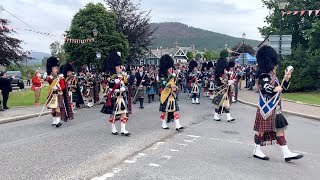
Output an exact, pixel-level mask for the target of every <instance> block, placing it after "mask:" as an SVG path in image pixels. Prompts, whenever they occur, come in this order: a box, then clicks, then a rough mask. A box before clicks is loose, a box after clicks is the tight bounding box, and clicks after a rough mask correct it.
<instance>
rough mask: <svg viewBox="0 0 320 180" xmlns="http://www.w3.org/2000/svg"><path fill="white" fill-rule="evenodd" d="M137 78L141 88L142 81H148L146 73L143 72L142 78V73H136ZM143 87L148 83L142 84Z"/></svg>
mask: <svg viewBox="0 0 320 180" xmlns="http://www.w3.org/2000/svg"><path fill="white" fill-rule="evenodd" d="M136 78H137V86H139V85H140V83H141V81H142V78H144V80H146V77H145V72H143V74H142V76H140V72H136ZM141 85H143V86H146V83H145V82H143V83H141Z"/></svg>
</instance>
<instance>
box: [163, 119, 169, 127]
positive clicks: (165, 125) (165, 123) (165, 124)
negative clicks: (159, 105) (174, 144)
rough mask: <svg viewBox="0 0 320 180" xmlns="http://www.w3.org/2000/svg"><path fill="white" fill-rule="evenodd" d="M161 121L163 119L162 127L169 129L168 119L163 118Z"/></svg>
mask: <svg viewBox="0 0 320 180" xmlns="http://www.w3.org/2000/svg"><path fill="white" fill-rule="evenodd" d="M161 121H162V128H163V129H168V128H169V127H168V125H167V122H166V120H161Z"/></svg>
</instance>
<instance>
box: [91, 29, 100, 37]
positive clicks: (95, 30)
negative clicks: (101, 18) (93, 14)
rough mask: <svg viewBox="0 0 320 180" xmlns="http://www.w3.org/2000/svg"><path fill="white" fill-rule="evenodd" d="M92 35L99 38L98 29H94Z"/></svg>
mask: <svg viewBox="0 0 320 180" xmlns="http://www.w3.org/2000/svg"><path fill="white" fill-rule="evenodd" d="M92 33H93V36H94V37H97V36H98V33H99V32H98V30H97V29H96V28H94V29H93V30H92Z"/></svg>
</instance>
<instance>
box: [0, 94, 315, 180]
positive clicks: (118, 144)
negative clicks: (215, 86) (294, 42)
mask: <svg viewBox="0 0 320 180" xmlns="http://www.w3.org/2000/svg"><path fill="white" fill-rule="evenodd" d="M179 99H180V101H179V106H180V109H181V111H180V119H181V123H182V125H184V126H185V127H186V129H185V130H184V131H182V132H176V131H175V130H174V128H173V125H172V124H170V130H163V129H162V128H161V122H160V120H159V115H160V113H159V111H158V108H159V103H158V102H152V103H151V104H148V103H145V109H143V110H140V109H138V105H134V113H133V114H132V115H131V116H130V117H129V122H128V125H127V130H128V131H130V133H132V136H131V137H124V136H114V135H112V134H111V132H110V130H111V129H110V124H109V123H108V122H107V119H108V116H106V115H105V114H102V113H100V109H101V106H95V107H93V108H90V109H81V110H77V112H76V114H75V120H72V121H70V122H67V123H63V125H62V126H61V128H55V127H51V126H50V124H51V117H50V115H47V116H43V117H40V118H31V119H28V120H25V121H18V122H12V123H6V124H2V125H0V134H1V136H0V162H1V163H0V172H1V173H0V179H6V180H11V179H48V180H50V179H58V180H59V179H68V180H69V179H70V180H73V179H74V180H76V179H77V180H78V179H93V180H102V179H132V180H137V179H161V180H162V179H184V180H185V179H187V180H189V179H190V180H191V179H192V180H193V179H199V180H202V179H203V180H208V179H224V180H225V179H275V180H277V179H318V178H319V176H320V172H319V171H318V169H319V168H320V154H319V152H320V144H319V143H318V141H316V140H315V139H314V138H313V137H319V136H320V131H319V126H320V122H319V121H313V120H311V119H307V118H303V117H297V116H293V115H290V114H287V115H286V117H287V119H288V121H289V124H290V126H289V127H288V130H287V131H286V138H287V141H288V145H289V147H290V148H291V149H292V150H293V151H296V152H301V153H303V154H304V155H305V157H304V158H303V159H301V160H299V161H294V162H292V163H285V162H284V159H283V157H282V153H281V151H280V148H279V147H278V146H277V145H274V146H268V147H266V148H263V151H264V152H265V153H266V154H267V155H268V156H269V157H270V158H271V159H270V161H261V160H257V159H254V158H252V151H253V133H254V132H253V130H252V129H253V123H254V118H255V112H256V108H254V107H252V106H248V105H245V104H241V103H235V104H233V106H232V110H231V113H232V116H233V117H235V118H236V119H237V120H236V121H235V122H233V123H228V122H226V120H225V118H226V117H225V116H222V121H221V122H216V121H214V120H213V110H214V107H215V106H214V105H213V104H212V103H211V102H210V101H209V100H208V99H207V98H201V104H200V105H192V104H191V102H190V101H189V100H187V95H186V94H181V97H180V98H179ZM117 123H118V122H117ZM117 125H118V128H119V124H117ZM118 130H119V129H118ZM262 167H263V168H262Z"/></svg>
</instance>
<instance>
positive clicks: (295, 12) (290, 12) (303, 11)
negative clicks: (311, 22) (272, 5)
mask: <svg viewBox="0 0 320 180" xmlns="http://www.w3.org/2000/svg"><path fill="white" fill-rule="evenodd" d="M305 12H308V15H309V17H310V16H311V15H312V13H313V12H314V14H315V16H318V14H319V12H320V10H302V11H287V12H282V16H284V15H294V16H295V15H298V14H299V15H300V16H303V15H304V14H306V13H305Z"/></svg>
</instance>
